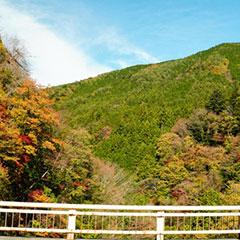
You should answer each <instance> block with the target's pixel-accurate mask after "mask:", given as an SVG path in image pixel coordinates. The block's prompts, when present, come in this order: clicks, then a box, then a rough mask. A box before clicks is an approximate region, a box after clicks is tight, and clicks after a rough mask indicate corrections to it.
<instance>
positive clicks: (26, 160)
mask: <svg viewBox="0 0 240 240" xmlns="http://www.w3.org/2000/svg"><path fill="white" fill-rule="evenodd" d="M21 159H22V161H23V162H24V163H27V162H28V161H30V157H29V156H28V155H26V154H23V155H22V156H21Z"/></svg>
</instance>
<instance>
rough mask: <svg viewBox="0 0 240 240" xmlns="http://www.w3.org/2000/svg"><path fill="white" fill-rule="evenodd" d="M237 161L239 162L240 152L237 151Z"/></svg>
mask: <svg viewBox="0 0 240 240" xmlns="http://www.w3.org/2000/svg"><path fill="white" fill-rule="evenodd" d="M237 161H238V162H240V152H238V153H237Z"/></svg>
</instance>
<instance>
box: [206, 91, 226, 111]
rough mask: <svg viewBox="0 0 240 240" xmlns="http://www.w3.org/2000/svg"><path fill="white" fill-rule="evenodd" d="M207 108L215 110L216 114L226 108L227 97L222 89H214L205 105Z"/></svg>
mask: <svg viewBox="0 0 240 240" xmlns="http://www.w3.org/2000/svg"><path fill="white" fill-rule="evenodd" d="M205 107H206V109H208V110H210V111H213V112H215V113H216V114H219V113H221V112H222V111H223V110H225V109H226V97H225V95H224V94H223V92H222V91H221V90H220V89H216V90H214V91H213V93H212V95H211V96H210V99H209V101H208V102H207V103H206V105H205Z"/></svg>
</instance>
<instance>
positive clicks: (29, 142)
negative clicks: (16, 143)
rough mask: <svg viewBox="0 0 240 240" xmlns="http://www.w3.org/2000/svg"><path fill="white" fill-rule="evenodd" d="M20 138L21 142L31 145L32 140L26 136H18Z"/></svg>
mask: <svg viewBox="0 0 240 240" xmlns="http://www.w3.org/2000/svg"><path fill="white" fill-rule="evenodd" d="M20 138H21V139H22V141H24V142H25V143H26V144H28V145H32V139H31V138H30V137H29V136H27V135H20Z"/></svg>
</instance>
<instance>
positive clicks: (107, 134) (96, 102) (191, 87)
mask: <svg viewBox="0 0 240 240" xmlns="http://www.w3.org/2000/svg"><path fill="white" fill-rule="evenodd" d="M239 82H240V44H239V43H226V44H221V45H218V46H215V47H213V48H211V49H209V50H206V51H202V52H199V53H196V54H194V55H191V56H189V57H186V58H183V59H179V60H173V61H167V62H162V63H157V64H148V65H137V66H133V67H128V68H125V69H122V70H117V71H113V72H110V73H105V74H102V75H99V76H97V77H95V78H89V79H86V80H83V81H78V82H75V83H71V84H66V85H61V86H57V87H54V88H52V94H51V97H52V98H53V99H54V100H55V108H56V109H57V110H59V111H61V112H63V113H65V118H66V119H67V122H68V124H69V125H70V126H71V127H72V128H79V127H80V126H81V127H83V128H85V129H87V131H88V132H89V133H90V135H91V136H92V140H91V143H92V145H93V153H94V155H95V156H97V157H99V158H101V159H103V160H106V161H110V162H114V163H117V164H118V165H119V166H120V167H122V168H124V169H126V170H128V171H130V172H132V173H134V174H135V175H136V181H138V182H139V183H140V185H141V187H140V190H139V191H140V194H139V195H140V197H139V202H141V201H142V202H141V203H145V202H146V201H151V200H152V201H153V202H156V203H161V204H168V203H172V202H171V201H173V200H166V199H170V198H172V199H175V200H176V199H177V200H179V198H175V197H174V194H175V195H179V196H180V195H181V194H180V193H173V192H174V189H175V192H178V191H180V192H181V191H183V190H179V189H182V188H181V187H179V186H180V185H181V184H183V182H184V181H186V183H187V182H188V185H189V186H192V185H191V184H192V182H191V181H197V180H196V179H197V177H196V179H194V180H189V178H190V176H189V174H190V173H191V171H193V170H189V169H185V167H186V166H187V164H186V163H184V162H183V163H182V164H183V166H184V169H183V168H180V169H179V176H181V177H180V179H179V180H178V181H177V182H176V183H173V185H172V186H171V184H170V185H169V186H168V188H167V187H166V185H168V183H169V181H172V180H171V179H168V180H167V178H168V177H166V179H164V178H162V177H161V176H160V175H161V174H163V173H164V171H170V170H169V169H163V166H162V165H161V164H162V163H161V164H160V165H161V166H160V165H159V163H160V162H161V159H164V158H166V162H167V161H170V159H173V158H174V159H175V163H174V164H175V165H174V164H173V166H172V167H173V169H174V167H176V166H177V165H178V161H177V162H176V158H177V157H178V158H182V156H183V155H184V154H185V153H186V151H188V153H189V151H190V150H189V149H188V150H186V149H185V150H183V149H184V146H185V144H187V140H186V139H188V137H189V138H191V139H192V140H191V141H192V143H191V144H192V145H194V144H195V148H196V149H197V148H200V146H201V147H203V148H204V149H198V150H199V151H200V152H201V151H203V152H204V153H202V154H203V155H205V157H206V158H207V159H208V158H209V156H208V155H207V153H206V151H207V150H206V149H205V147H204V146H209V148H210V149H211V150H212V148H214V147H215V148H218V147H220V148H223V151H225V153H226V151H227V150H226V149H225V148H224V147H225V145H226V144H227V142H226V139H227V137H232V136H233V137H234V138H235V137H236V136H237V135H238V130H236V129H238V128H237V127H236V128H234V130H233V128H232V129H231V130H229V132H228V134H225V135H223V134H222V135H221V134H220V132H219V131H220V130H219V128H220V127H219V126H215V129H213V130H212V129H210V130H211V131H213V132H214V131H215V132H214V134H212V135H211V137H209V136H210V135H206V136H205V134H209V133H206V132H204V131H205V130H203V134H202V135H201V136H198V137H197V133H198V132H201V131H200V130H201V129H203V128H201V129H200V130H199V129H198V128H197V127H199V125H198V123H199V121H200V122H201V121H202V120H201V118H204V117H205V118H206V119H207V120H206V121H205V123H206V125H207V126H209V124H210V122H211V121H210V116H209V114H210V113H209V112H211V111H212V110H214V109H211V107H209V109H207V110H205V108H207V107H206V106H208V104H209V101H210V98H211V97H213V94H214V91H215V95H216V94H218V92H219V94H220V96H223V98H224V99H225V100H224V106H225V107H224V108H223V107H220V109H222V110H223V111H220V112H221V114H223V113H224V114H225V115H226V116H225V117H226V118H227V117H229V118H230V117H233V118H234V121H235V120H236V122H235V124H236V125H237V126H239V122H238V120H237V119H238V118H237V117H236V114H235V115H234V114H233V113H232V112H233V110H232V109H233V108H234V106H233V105H232V102H231V98H232V97H231V96H233V92H234V91H235V92H237V90H236V89H238V84H239ZM237 96H238V95H237ZM213 99H214V100H213V105H214V104H215V102H214V101H215V98H214V97H213ZM236 99H237V98H236ZM236 99H235V100H236ZM210 105H211V104H210ZM214 106H215V105H214ZM235 108H236V107H235ZM200 109H202V112H201V111H200ZM220 112H214V111H212V117H213V118H212V119H215V120H214V121H215V122H216V121H220V120H219V119H223V116H222V115H221V114H220ZM235 118H236V119H235ZM194 119H195V120H194ZM196 119H197V120H196ZM199 119H200V120H199ZM217 119H218V120H217ZM194 121H195V122H194ZM214 121H213V122H214ZM224 121H225V120H224ZM194 124H195V125H194ZM201 127H202V126H201ZM180 128H183V129H182V130H181V131H180ZM176 129H177V130H176ZM204 129H205V128H204ZM207 129H208V128H207ZM171 130H172V131H171ZM184 131H185V132H184ZM168 132H172V133H168ZM166 134H167V135H166ZM168 134H170V135H168ZM171 134H173V135H171ZM194 134H195V135H194ZM213 135H214V137H213ZM217 136H218V137H219V138H222V139H223V140H221V141H220V140H219V141H217V140H216V138H217ZM204 139H205V140H204ZM162 141H163V142H164V143H162ZM189 141H190V140H189ZM191 141H190V142H191ZM234 141H235V140H234ZM230 142H231V141H230ZM173 143H174V144H176V146H177V147H176V149H178V147H180V148H181V149H182V150H181V151H180V150H179V149H178V150H176V149H175V148H174V147H173V146H172V145H171V144H173ZM161 144H163V146H165V145H166V144H167V146H168V147H169V146H170V145H171V149H169V148H168V147H167V148H166V149H165V150H164V147H163V149H162V148H161V147H162V145H161ZM164 144H165V145H164ZM174 144H173V145H174ZM196 149H194V151H197V150H196ZM215 150H216V149H215ZM164 151H167V152H166V154H167V155H169V156H168V157H166V154H165V155H164V156H163V152H164ZM179 151H180V152H179ZM184 151H185V152H184ZM191 151H193V149H191ZM194 151H193V152H194ZM216 151H218V150H216ZM219 151H220V150H219ZM236 151H237V150H236ZM209 152H211V151H210V150H209ZM225 153H224V154H225ZM181 154H182V155H181ZM194 154H196V152H194V153H193V155H194ZM209 154H210V153H209ZM180 155H181V156H180ZM216 157H219V156H218V155H216ZM226 157H227V155H226ZM235 160H236V159H235ZM235 160H234V161H235ZM181 161H182V160H181ZM181 161H180V160H179V162H181ZM166 164H168V163H166ZM184 164H185V165H184ZM205 167H206V168H208V167H207V166H205ZM158 168H159V169H158ZM220 168H221V169H220V170H219V172H217V173H216V174H217V175H219V174H220V172H223V171H224V169H223V168H222V167H220ZM156 169H158V173H156V171H157V170H156ZM173 169H172V170H171V171H173ZM185 170H186V171H187V172H186V171H185ZM195 170H196V169H194V171H195ZM225 170H226V169H225ZM176 171H177V168H176ZM181 171H182V172H181ZM173 172H174V171H173ZM165 173H166V172H165ZM159 174H160V175H159ZM199 174H201V171H199ZM206 174H208V173H206ZM221 174H222V173H221ZM163 175H164V174H163ZM170 175H171V174H170V173H169V174H168V176H170ZM172 177H178V176H172ZM220 177H221V178H224V177H226V176H223V175H221V176H220ZM228 178H229V176H228ZM228 180H229V179H228ZM159 181H160V182H159ZM202 181H203V180H202ZM163 182H165V183H164V184H165V185H164V184H163ZM226 182H227V181H225V182H223V183H222V185H221V186H220V187H219V188H218V189H217V190H216V189H214V191H215V190H216V191H218V192H220V189H221V188H222V189H225V190H226V186H227V183H226ZM211 184H213V183H212V182H211ZM224 184H225V185H224ZM183 185H184V184H183ZM223 185H224V186H223ZM154 188H157V190H156V191H155V190H154ZM176 189H178V190H176ZM190 189H192V187H190ZM198 190H199V189H198ZM198 190H196V191H198ZM225 190H224V191H225ZM184 191H187V190H186V189H185V190H184ZM199 191H200V190H199ZM141 193H143V195H144V196H145V197H144V198H145V200H141V196H142V195H141ZM199 194H200V193H199ZM210 195H211V193H210ZM146 196H148V197H146ZM162 196H166V197H165V198H164V200H161V199H162ZM198 197H200V195H198ZM188 199H189V198H188ZM175 200H174V201H175ZM177 200H176V201H177ZM176 201H175V202H176ZM193 202H194V201H193ZM193 202H191V201H190V202H187V200H186V201H183V203H185V204H186V203H188V204H192V203H193ZM178 203H179V204H181V203H182V202H181V201H179V202H177V204H178ZM194 204H196V202H194Z"/></svg>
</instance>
